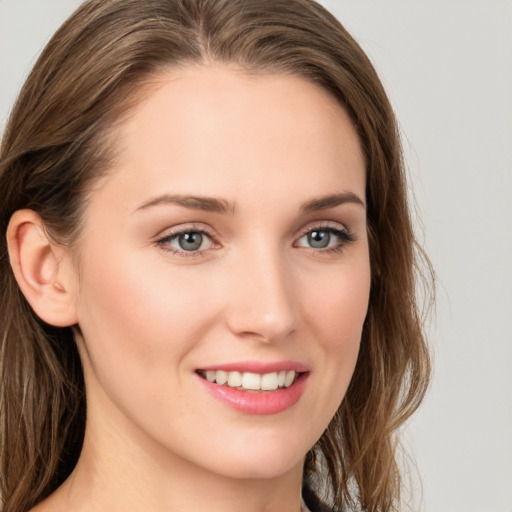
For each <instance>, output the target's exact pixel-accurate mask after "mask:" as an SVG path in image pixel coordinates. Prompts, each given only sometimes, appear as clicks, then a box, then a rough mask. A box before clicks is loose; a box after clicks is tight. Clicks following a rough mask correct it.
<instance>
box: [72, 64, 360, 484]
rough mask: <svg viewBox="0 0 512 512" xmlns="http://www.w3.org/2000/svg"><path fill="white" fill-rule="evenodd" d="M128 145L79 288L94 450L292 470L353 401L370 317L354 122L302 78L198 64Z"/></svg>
mask: <svg viewBox="0 0 512 512" xmlns="http://www.w3.org/2000/svg"><path fill="white" fill-rule="evenodd" d="M118 136H119V147H118V149H119V151H118V153H119V158H118V160H117V162H116V166H115V168H114V170H113V171H112V172H111V173H110V174H109V175H108V176H107V177H106V178H104V179H103V180H102V181H101V182H100V184H99V185H100V186H98V187H97V189H96V190H95V191H94V192H93V193H92V194H91V197H90V202H89V204H88V207H87V211H86V216H85V219H84V231H83V236H82V238H81V240H80V248H79V251H80V252H79V254H80V270H79V273H78V271H77V277H76V280H75V281H74V283H75V285H76V288H75V290H76V292H75V293H76V301H75V306H76V311H77V317H78V322H79V326H80V330H81V333H82V334H81V335H80V336H79V337H78V343H79V347H80V351H81V355H82V358H83V360H84V367H85V377H86V385H87V393H88V422H89V423H88V429H89V430H88V436H89V442H92V443H97V445H98V446H101V443H102V442H105V441H104V440H105V439H107V438H108V439H109V443H110V445H109V446H110V447H111V446H112V443H117V444H118V445H119V446H118V448H119V450H120V453H121V452H122V451H123V450H124V452H125V454H130V456H131V457H132V458H135V459H137V457H139V455H137V454H140V453H145V454H146V456H147V454H148V453H153V454H158V457H159V458H160V462H159V463H162V462H165V463H167V462H170V463H172V464H173V467H175V468H176V467H178V468H179V467H183V468H185V467H187V468H188V470H190V469H191V468H192V470H195V471H208V472H214V473H216V474H217V475H223V476H227V477H234V478H270V477H275V476H278V475H282V474H285V473H287V472H288V471H296V470H297V468H300V466H301V464H302V461H303V457H304V455H305V454H306V452H307V451H308V450H309V449H310V448H311V447H312V445H313V444H314V443H315V442H316V441H317V439H318V438H319V437H320V436H321V434H322V433H323V431H324V429H325V428H326V427H327V425H328V423H329V421H330V420H331V418H332V416H333V414H334V413H335V411H336V409H337V408H338V406H339V405H340V402H341V401H342V400H343V397H344V395H345V392H346V389H347V386H348V384H349V381H350V379H351V376H352V373H353V370H354V366H355V363H356V358H357V354H358V349H359V344H360V338H361V330H362V326H363V322H364V319H365V315H366V311H367V305H368V295H369V289H370V268H369V256H368V240H367V235H366V214H365V203H364V202H365V170H364V161H363V156H362V152H361V148H360V144H359V141H358V137H357V135H356V133H355V131H354V129H353V127H352V125H351V123H350V121H349V119H348V117H347V115H346V114H345V112H344V111H343V110H342V109H341V107H340V106H339V105H338V104H337V103H336V102H335V100H334V99H333V98H331V97H330V96H329V95H328V94H327V93H326V92H325V91H324V90H323V89H320V88H319V87H318V86H316V85H314V84H312V83H309V82H307V81H305V80H303V79H300V78H297V77H293V76H285V75H272V74H268V75H265V74H261V75H256V76H254V75H251V76H249V75H247V74H244V73H243V72H241V71H235V70H233V69H229V68H227V67H221V66H210V67H207V66H203V67H192V66H191V67H189V68H184V69H181V70H179V71H174V72H169V73H168V74H167V75H164V76H162V77H161V80H160V82H159V83H158V85H156V86H155V87H154V88H153V89H152V90H151V93H150V94H149V95H148V96H146V97H145V99H144V100H143V102H142V103H141V104H140V105H139V106H138V107H137V108H136V109H135V110H134V112H133V114H132V115H131V116H130V117H129V119H128V120H127V121H126V122H125V123H124V124H123V125H122V126H121V128H120V130H119V133H118ZM226 379H227V382H224V381H225V380H226ZM262 388H263V389H262ZM91 439H94V441H91ZM86 446H87V443H86ZM139 459H141V457H139Z"/></svg>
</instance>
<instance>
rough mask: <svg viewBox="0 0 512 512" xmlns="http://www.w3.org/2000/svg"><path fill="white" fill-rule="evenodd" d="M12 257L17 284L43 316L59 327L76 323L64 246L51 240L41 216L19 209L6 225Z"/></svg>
mask: <svg viewBox="0 0 512 512" xmlns="http://www.w3.org/2000/svg"><path fill="white" fill-rule="evenodd" d="M7 246H8V250H9V258H10V262H11V266H12V269H13V272H14V276H15V278H16V281H17V282H18V286H19V287H20V289H21V291H22V293H23V295H24V296H25V298H26V299H27V301H28V302H29V304H30V305H31V307H32V309H33V310H34V311H35V313H36V314H37V316H39V318H41V320H43V321H45V322H46V323H48V324H50V325H54V326H56V327H68V326H71V325H74V324H76V323H77V319H76V311H75V307H74V297H73V293H72V289H73V287H72V283H71V282H70V275H69V272H66V269H65V267H66V265H65V263H66V262H64V261H63V259H64V258H65V250H64V248H62V247H60V246H57V245H56V244H55V243H54V242H53V241H51V240H50V239H49V238H48V236H47V234H46V232H45V230H44V224H43V221H42V219H41V217H40V216H39V215H38V214H37V213H36V212H34V211H32V210H18V211H17V212H15V213H14V214H13V216H12V217H11V220H10V222H9V227H8V228H7Z"/></svg>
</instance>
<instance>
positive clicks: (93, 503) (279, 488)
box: [38, 411, 302, 512]
mask: <svg viewBox="0 0 512 512" xmlns="http://www.w3.org/2000/svg"><path fill="white" fill-rule="evenodd" d="M88 412H89V413H91V411H88ZM96 421H97V419H95V418H94V413H92V414H89V418H88V424H87V428H86V436H85V441H84V446H83V449H82V454H81V456H80V460H79V462H78V464H77V466H76V468H75V470H74V472H73V473H72V475H71V476H70V478H69V479H68V480H67V481H66V482H65V483H64V484H63V485H62V486H61V488H60V489H59V490H58V491H57V492H56V493H55V494H54V495H52V496H51V497H50V499H49V500H47V501H46V502H43V507H42V508H41V510H40V511H39V508H38V512H46V510H51V511H55V512H57V511H60V510H62V511H66V512H81V511H82V510H83V511H87V512H95V511H98V512H100V511H102V512H103V511H105V510H130V511H132V512H139V511H140V512H142V511H144V512H146V511H147V510H152V512H164V511H165V512H175V511H176V512H197V510H208V511H209V512H221V511H222V512H240V511H242V510H243V511H244V512H299V511H300V510H301V504H300V503H301V497H300V495H301V486H302V463H300V464H297V465H296V466H295V467H292V468H290V470H289V471H287V472H286V473H284V474H279V475H272V474H271V472H268V473H267V474H263V475H258V474H255V475H253V476H250V477H245V478H236V477H233V475H226V474H223V473H222V471H217V472H216V471H212V470H211V468H210V469H208V468H204V467H200V466H198V465H197V464H194V463H193V462H190V461H187V460H184V459H183V458H180V457H178V456H176V454H173V453H169V451H167V450H166V449H165V447H162V446H161V445H158V444H157V443H155V442H154V441H153V440H149V439H147V437H145V436H144V435H143V434H141V433H140V432H133V431H132V432H130V433H129V435H126V434H127V432H126V430H124V429H122V428H121V429H119V423H115V425H116V429H115V430H114V429H111V430H109V429H108V428H106V426H105V424H102V425H101V428H97V427H99V425H96ZM97 433H101V435H97ZM45 503H46V505H47V506H48V508H47V509H45V508H44V505H45Z"/></svg>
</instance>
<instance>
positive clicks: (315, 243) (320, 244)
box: [308, 231, 331, 249]
mask: <svg viewBox="0 0 512 512" xmlns="http://www.w3.org/2000/svg"><path fill="white" fill-rule="evenodd" d="M330 241H331V235H330V233H329V232H327V231H311V233H309V234H308V243H309V245H310V246H311V247H314V248H315V249H323V248H324V247H327V246H328V245H329V242H330Z"/></svg>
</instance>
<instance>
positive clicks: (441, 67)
mask: <svg viewBox="0 0 512 512" xmlns="http://www.w3.org/2000/svg"><path fill="white" fill-rule="evenodd" d="M79 3H80V2H79V1H78V0H0V127H3V126H4V124H5V120H6V118H7V115H8V111H9V109H10V107H11V105H12V103H13V101H14V98H15V95H16V93H17V91H18V89H19V87H20V85H21V83H22V81H23V78H24V77H25V76H26V74H27V71H28V69H29V68H30V66H31V65H32V64H33V63H34V61H35V58H36V56H37V54H38V53H39V52H40V51H41V49H42V47H43V45H44V43H45V42H46V41H47V40H48V38H49V37H50V36H51V34H52V33H53V31H54V30H55V29H56V28H57V27H58V25H59V24H60V23H61V22H62V21H63V20H64V18H65V17H66V16H67V15H68V14H69V13H70V12H71V11H72V10H73V9H74V8H75V7H76V6H77V5H78V4H79ZM322 3H323V4H324V5H326V6H327V7H328V8H329V9H330V10H331V11H332V12H334V14H336V16H338V18H339V19H340V20H341V21H342V23H343V24H344V25H345V26H346V27H347V28H348V29H349V30H350V31H351V32H352V33H353V35H354V36H355V37H356V39H358V41H359V42H360V43H361V45H362V46H363V48H364V49H365V50H366V51H367V52H368V54H369V55H370V56H371V58H372V60H373V61H374V62H375V65H376V67H377V69H378V71H379V72H380V74H381V76H382V78H383V81H384V84H385V86H386V88H387V90H388V93H389V95H390V97H391V99H392V102H393V104H394V106H395V108H396V112H397V115H398V118H399V121H400V124H401V126H402V129H403V133H404V147H405V151H406V156H407V161H408V167H409V169H410V172H411V176H412V184H413V189H414V194H415V196H416V201H417V205H418V212H419V216H420V218H421V219H422V221H423V226H424V232H425V235H424V241H425V244H426V247H427V249H428V251H429V254H430V256H431V259H432V261H433V263H434V265H435V267H436V270H437V273H438V276H439V295H438V305H437V315H436V317H435V320H434V321H433V323H432V326H431V329H430V331H431V339H432V346H433V349H434V352H435V379H434V382H433V386H432V389H431V391H430V393H429V396H428V398H427V400H426V402H425V404H424V406H423V407H422V409H421V410H420V412H419V413H418V414H417V415H416V416H415V418H414V419H413V421H412V422H411V424H410V426H409V428H408V429H407V430H406V431H405V444H406V446H408V447H410V448H412V450H413V451H414V453H415V459H416V463H417V467H418V469H419V473H420V474H421V476H422V479H423V489H422V492H421V489H420V485H419V484H418V481H417V479H416V478H414V477H413V479H412V482H413V483H412V486H413V487H414V488H415V489H414V490H415V494H416V496H417V498H416V505H413V507H414V510H419V509H420V508H421V510H424V511H426V512H512V371H511V369H512V322H511V316H512V201H511V199H512V150H511V147H512V144H511V143H512V67H511V64H512V3H511V2H510V1H507V0H443V1H441V0H380V1H379V0H330V1H329V0H325V1H323V2H322ZM421 494H422V495H423V498H422V499H421V498H420V496H421ZM419 501H421V506H420V505H419V504H418V502H419Z"/></svg>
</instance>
